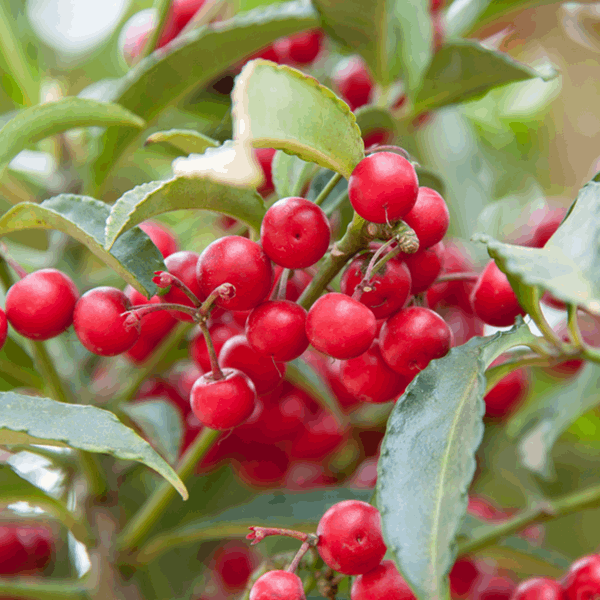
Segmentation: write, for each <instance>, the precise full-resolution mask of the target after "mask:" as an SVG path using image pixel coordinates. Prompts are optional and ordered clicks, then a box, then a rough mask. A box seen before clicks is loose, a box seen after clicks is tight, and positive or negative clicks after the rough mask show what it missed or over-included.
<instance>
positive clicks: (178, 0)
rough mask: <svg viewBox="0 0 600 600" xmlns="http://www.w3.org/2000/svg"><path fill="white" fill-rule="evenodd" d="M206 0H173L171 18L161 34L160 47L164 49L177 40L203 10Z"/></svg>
mask: <svg viewBox="0 0 600 600" xmlns="http://www.w3.org/2000/svg"><path fill="white" fill-rule="evenodd" d="M204 2H205V0H173V2H172V3H171V6H170V7H169V16H168V17H167V22H166V23H165V26H164V29H163V31H162V33H161V36H160V40H159V42H158V47H159V48H162V47H163V46H164V45H166V44H168V43H169V42H170V41H171V40H173V39H174V38H176V37H177V36H178V35H179V34H180V33H181V31H182V29H183V28H184V27H185V26H186V25H187V24H188V23H189V22H190V21H191V19H192V17H193V16H194V15H195V14H196V12H197V11H199V10H200V9H201V8H202V5H203V4H204Z"/></svg>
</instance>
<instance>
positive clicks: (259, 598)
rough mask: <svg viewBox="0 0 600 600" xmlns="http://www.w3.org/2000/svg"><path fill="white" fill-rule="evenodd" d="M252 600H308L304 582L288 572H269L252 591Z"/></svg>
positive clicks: (262, 576) (255, 584) (256, 583)
mask: <svg viewBox="0 0 600 600" xmlns="http://www.w3.org/2000/svg"><path fill="white" fill-rule="evenodd" d="M249 598H250V600H306V596H305V595H304V587H303V586H302V580H301V579H300V577H298V575H296V574H295V573H289V572H288V571H268V572H267V573H265V574H264V575H261V576H260V577H259V578H258V579H257V580H256V582H255V583H254V585H253V586H252V589H251V590H250V597H249Z"/></svg>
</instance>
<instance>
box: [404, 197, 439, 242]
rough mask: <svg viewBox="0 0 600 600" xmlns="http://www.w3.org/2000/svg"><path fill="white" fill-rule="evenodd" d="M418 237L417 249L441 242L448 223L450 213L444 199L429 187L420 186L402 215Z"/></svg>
mask: <svg viewBox="0 0 600 600" xmlns="http://www.w3.org/2000/svg"><path fill="white" fill-rule="evenodd" d="M403 220H404V222H405V223H406V224H407V225H409V226H410V227H412V228H413V229H414V231H415V233H416V234H417V237H418V238H419V249H420V250H424V249H425V248H430V247H431V246H433V245H434V244H437V243H438V242H441V241H442V239H443V237H444V236H445V235H446V232H447V231H448V226H449V225H450V213H449V212H448V207H447V206H446V202H444V199H443V198H442V197H441V196H440V195H439V194H438V193H437V192H436V191H435V190H432V189H431V188H428V187H420V188H419V193H418V195H417V201H416V203H415V205H414V206H413V207H412V209H411V211H410V212H409V213H408V214H407V215H406V216H405V217H404V219H403Z"/></svg>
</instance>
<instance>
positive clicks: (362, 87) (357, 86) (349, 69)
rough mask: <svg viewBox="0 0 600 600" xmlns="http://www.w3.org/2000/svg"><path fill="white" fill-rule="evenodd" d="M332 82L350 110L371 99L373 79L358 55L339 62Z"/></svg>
mask: <svg viewBox="0 0 600 600" xmlns="http://www.w3.org/2000/svg"><path fill="white" fill-rule="evenodd" d="M333 83H334V84H335V86H336V87H337V89H338V90H339V92H340V95H341V96H342V98H343V99H344V100H345V101H346V102H347V103H348V106H350V109H351V110H355V109H357V108H358V107H359V106H363V105H365V104H368V103H369V100H370V99H371V93H372V92H373V80H372V79H371V76H370V75H369V71H368V70H367V65H366V63H365V61H364V60H363V59H362V58H361V57H360V56H352V57H350V58H348V59H347V60H345V61H344V62H343V63H342V64H340V65H339V66H338V68H337V69H336V71H335V73H334V74H333Z"/></svg>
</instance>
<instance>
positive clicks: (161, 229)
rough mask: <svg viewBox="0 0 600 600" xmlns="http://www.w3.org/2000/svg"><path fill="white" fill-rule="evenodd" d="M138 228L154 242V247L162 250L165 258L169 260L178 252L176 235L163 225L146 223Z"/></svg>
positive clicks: (152, 222) (151, 222) (153, 222)
mask: <svg viewBox="0 0 600 600" xmlns="http://www.w3.org/2000/svg"><path fill="white" fill-rule="evenodd" d="M138 227H139V228H140V229H141V230H142V231H143V232H144V233H145V234H146V235H147V236H148V237H149V238H150V239H151V240H152V242H153V243H154V245H155V246H156V247H157V248H158V249H159V250H160V253H161V254H162V255H163V258H167V256H170V255H171V254H175V252H177V250H178V248H177V239H176V238H175V234H174V233H173V232H172V231H171V230H170V229H168V228H167V227H166V226H165V225H163V224H162V223H156V222H155V221H144V222H143V223H140V224H139V225H138Z"/></svg>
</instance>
